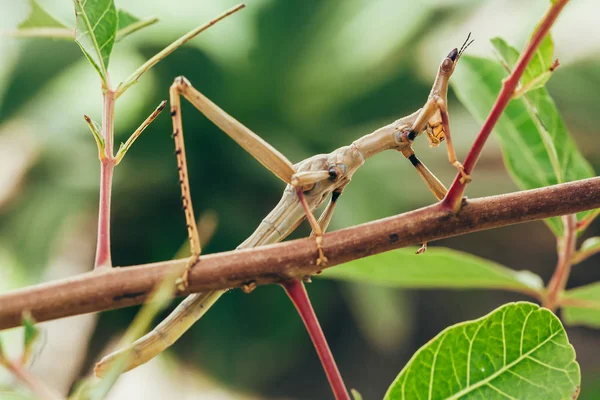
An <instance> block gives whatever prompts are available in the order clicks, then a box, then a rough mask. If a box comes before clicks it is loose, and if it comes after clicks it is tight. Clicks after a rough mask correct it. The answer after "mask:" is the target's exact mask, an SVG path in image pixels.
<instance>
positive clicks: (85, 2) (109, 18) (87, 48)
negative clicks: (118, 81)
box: [73, 0, 118, 85]
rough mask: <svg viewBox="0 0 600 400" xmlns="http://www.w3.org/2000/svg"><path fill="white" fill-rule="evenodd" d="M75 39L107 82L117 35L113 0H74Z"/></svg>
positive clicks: (115, 10) (115, 11) (105, 82)
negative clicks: (109, 62) (109, 63)
mask: <svg viewBox="0 0 600 400" xmlns="http://www.w3.org/2000/svg"><path fill="white" fill-rule="evenodd" d="M73 2H74V4H75V17H76V20H77V28H76V29H75V41H76V42H77V44H79V47H81V50H82V51H83V54H85V56H86V57H87V59H88V60H89V61H90V62H91V63H92V65H93V66H94V68H96V70H97V71H98V73H99V74H100V77H101V78H102V81H103V83H104V85H106V84H107V68H108V60H109V58H110V53H111V51H112V48H113V45H114V43H115V37H116V35H117V23H118V20H117V9H116V8H115V3H114V1H113V0H73Z"/></svg>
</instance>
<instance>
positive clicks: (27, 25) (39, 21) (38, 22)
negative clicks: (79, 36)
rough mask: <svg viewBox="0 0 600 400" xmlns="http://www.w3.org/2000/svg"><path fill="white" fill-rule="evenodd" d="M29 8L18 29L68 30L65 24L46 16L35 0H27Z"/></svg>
mask: <svg viewBox="0 0 600 400" xmlns="http://www.w3.org/2000/svg"><path fill="white" fill-rule="evenodd" d="M29 5H30V7H31V9H30V11H29V15H28V16H27V19H26V20H25V21H23V22H21V23H20V24H19V29H32V28H62V29H69V28H67V26H66V25H65V24H63V23H62V22H60V21H58V20H57V19H56V18H54V17H53V16H52V15H50V14H48V12H47V11H46V10H44V9H43V8H42V7H41V6H40V5H39V4H38V3H37V1H35V0H29Z"/></svg>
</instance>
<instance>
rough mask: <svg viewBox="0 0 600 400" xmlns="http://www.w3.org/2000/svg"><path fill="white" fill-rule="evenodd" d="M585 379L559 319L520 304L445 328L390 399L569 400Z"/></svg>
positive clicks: (404, 371) (399, 381) (410, 366)
mask: <svg viewBox="0 0 600 400" xmlns="http://www.w3.org/2000/svg"><path fill="white" fill-rule="evenodd" d="M580 380H581V376H580V371H579V364H577V362H576V361H575V350H574V349H573V346H571V344H569V340H568V338H567V334H566V332H565V330H564V328H563V326H562V325H561V323H560V321H559V319H558V318H557V317H556V315H554V314H553V313H552V312H551V311H549V310H547V309H544V308H540V307H539V306H537V305H535V304H531V303H526V302H519V303H511V304H507V305H504V306H502V307H500V308H498V309H496V310H495V311H493V312H491V313H490V314H488V315H486V316H484V317H482V318H480V319H477V320H475V321H470V322H463V323H460V324H457V325H454V326H451V327H449V328H447V329H445V330H444V331H443V332H441V333H440V334H439V335H437V336H436V337H435V338H433V339H432V340H431V341H429V342H428V343H427V344H426V345H425V346H423V347H421V348H420V349H419V350H418V351H417V352H416V353H415V354H414V355H413V357H412V358H411V359H410V361H409V362H408V364H407V365H406V366H405V367H404V369H402V371H401V372H400V374H399V375H398V377H397V378H396V379H395V380H394V382H393V383H392V385H391V386H390V388H389V389H388V392H387V393H386V395H385V399H386V400H392V399H429V400H440V399H448V400H450V399H486V400H495V399H498V400H500V399H503V400H506V399H527V400H535V399H540V400H554V399H556V400H563V399H565V400H566V399H571V398H572V396H573V395H574V394H575V393H576V391H577V390H578V388H579V385H580Z"/></svg>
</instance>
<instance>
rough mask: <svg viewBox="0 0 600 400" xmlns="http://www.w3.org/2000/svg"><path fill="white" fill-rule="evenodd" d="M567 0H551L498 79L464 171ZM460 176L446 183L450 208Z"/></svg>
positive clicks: (461, 188)
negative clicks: (498, 85) (499, 86)
mask: <svg viewBox="0 0 600 400" xmlns="http://www.w3.org/2000/svg"><path fill="white" fill-rule="evenodd" d="M568 1H569V0H557V1H556V2H554V3H553V4H552V6H551V7H550V8H549V9H548V11H547V12H546V14H544V16H543V17H542V20H541V21H540V23H539V25H538V27H537V29H536V30H535V32H534V33H533V36H532V37H531V40H530V41H529V43H528V44H527V47H526V48H525V50H524V51H523V53H522V54H521V56H520V57H519V59H518V60H517V63H516V64H515V67H514V69H513V71H512V73H511V74H510V75H509V76H508V77H506V79H505V80H504V81H503V82H502V89H501V90H500V93H498V97H497V98H496V102H495V103H494V105H493V106H492V109H491V111H490V113H489V115H488V117H487V119H486V120H485V122H484V124H483V126H482V127H481V131H480V132H479V134H478V135H477V138H476V139H475V142H474V143H473V146H472V147H471V150H470V151H469V154H467V158H465V162H464V163H463V167H464V169H465V173H467V174H469V175H470V174H471V172H472V171H473V168H475V164H477V160H478V159H479V156H480V154H481V151H482V150H483V146H484V145H485V142H486V141H487V139H488V137H489V136H490V134H491V133H492V129H493V128H494V126H496V123H497V122H498V120H499V119H500V116H501V115H502V113H503V112H504V109H505V108H506V106H507V105H508V103H509V102H510V100H511V99H512V97H513V93H514V91H515V88H516V87H517V85H518V84H519V80H520V79H521V76H522V75H523V73H524V72H525V69H526V68H527V64H529V61H530V60H531V58H532V57H533V55H534V54H535V51H536V50H537V48H538V47H539V45H540V43H541V42H542V40H543V39H544V37H545V36H546V35H547V34H548V32H549V31H550V28H551V27H552V25H553V24H554V22H555V21H556V18H558V15H559V14H560V12H561V11H562V9H563V8H564V6H565V5H566V4H567V3H568ZM461 177H462V176H461V174H457V175H456V178H454V182H452V186H450V189H449V190H448V193H447V194H446V197H445V198H444V200H443V204H444V205H445V206H446V207H448V209H450V210H458V208H459V207H460V201H461V198H462V196H463V194H464V193H465V188H466V182H465V183H463V182H461Z"/></svg>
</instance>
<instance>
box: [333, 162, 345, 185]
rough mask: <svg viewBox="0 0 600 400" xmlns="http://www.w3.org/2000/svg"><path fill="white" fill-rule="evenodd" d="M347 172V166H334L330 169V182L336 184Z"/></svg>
mask: <svg viewBox="0 0 600 400" xmlns="http://www.w3.org/2000/svg"><path fill="white" fill-rule="evenodd" d="M344 172H346V166H345V165H344V164H338V165H334V166H332V167H330V168H329V180H330V181H332V182H335V181H336V180H338V179H339V178H340V177H341V176H342V175H343V174H344Z"/></svg>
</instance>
